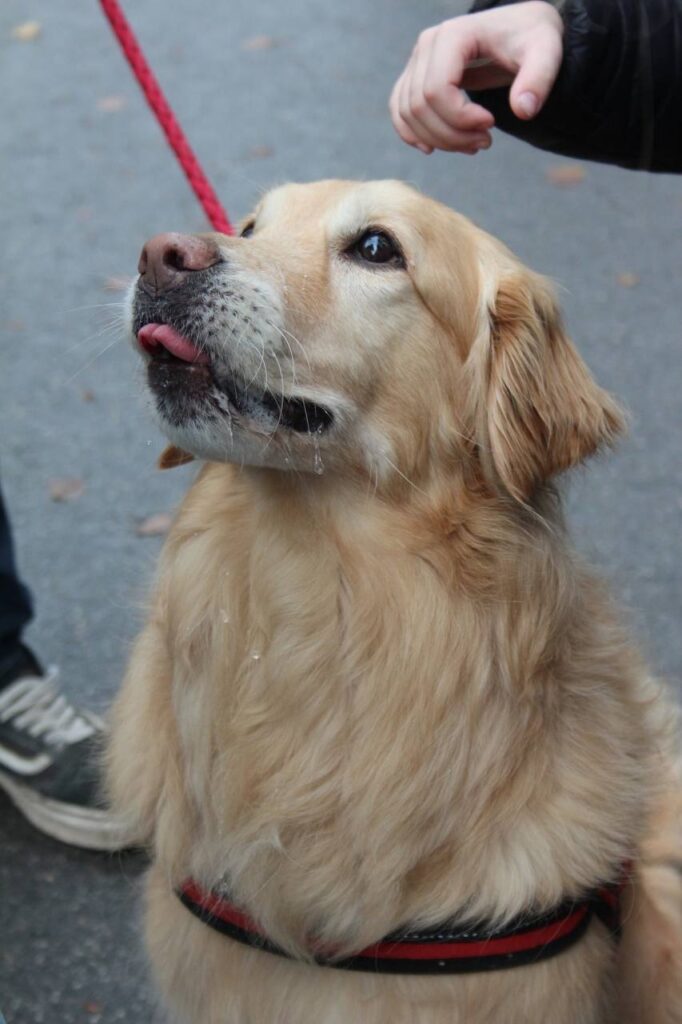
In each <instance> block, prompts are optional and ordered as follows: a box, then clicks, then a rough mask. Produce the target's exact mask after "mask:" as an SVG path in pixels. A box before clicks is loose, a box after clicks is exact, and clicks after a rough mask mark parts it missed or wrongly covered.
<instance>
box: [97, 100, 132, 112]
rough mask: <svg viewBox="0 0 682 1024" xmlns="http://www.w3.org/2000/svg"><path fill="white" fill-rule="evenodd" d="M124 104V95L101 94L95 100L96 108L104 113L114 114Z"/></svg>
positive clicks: (121, 108)
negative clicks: (100, 96) (99, 97)
mask: <svg viewBox="0 0 682 1024" xmlns="http://www.w3.org/2000/svg"><path fill="white" fill-rule="evenodd" d="M125 105H126V98H125V96H102V98H101V99H99V100H97V109H98V110H101V111H102V112H103V113H104V114H116V113H117V112H118V111H119V110H123V108H124V107H125Z"/></svg>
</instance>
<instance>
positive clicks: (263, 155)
mask: <svg viewBox="0 0 682 1024" xmlns="http://www.w3.org/2000/svg"><path fill="white" fill-rule="evenodd" d="M274 153H275V151H274V149H273V148H272V146H251V148H250V149H247V151H246V155H247V157H248V158H249V159H250V160H267V158H268V157H270V156H274Z"/></svg>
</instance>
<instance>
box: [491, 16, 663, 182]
mask: <svg viewBox="0 0 682 1024" xmlns="http://www.w3.org/2000/svg"><path fill="white" fill-rule="evenodd" d="M510 2H514V0H477V2H476V3H474V5H473V7H472V8H471V10H472V12H474V11H482V10H488V9H490V8H492V7H502V6H504V5H505V4H507V3H510ZM516 2H520V0H516ZM559 10H560V13H561V16H562V18H563V19H564V26H565V28H564V57H563V61H562V65H561V70H560V71H559V76H558V78H557V81H556V83H555V85H554V88H553V89H552V92H551V94H550V97H549V99H548V101H547V103H546V104H545V106H544V107H543V109H542V111H541V112H540V113H539V114H538V116H537V117H535V118H534V119H533V120H532V121H521V120H519V119H518V118H516V117H515V116H514V114H513V113H512V112H511V110H510V107H509V98H508V93H509V90H508V89H487V90H483V91H480V92H475V93H472V94H471V95H472V99H474V100H475V101H476V102H477V103H480V104H481V105H482V106H484V107H486V109H488V110H490V111H491V113H492V114H493V115H494V116H495V121H496V124H497V126H498V127H499V128H501V129H502V130H503V131H506V132H509V134H511V135H515V136H517V137H518V138H520V139H524V140H525V141H526V142H530V143H532V145H534V146H539V147H540V148H541V149H548V150H551V151H552V152H555V153H561V154H564V155H566V156H572V157H579V158H581V159H585V160H597V161H600V162H602V163H611V164H619V165H620V166H621V167H629V168H634V169H639V170H648V171H668V172H682V0H565V2H564V3H563V4H561V5H559Z"/></svg>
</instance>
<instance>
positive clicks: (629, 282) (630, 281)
mask: <svg viewBox="0 0 682 1024" xmlns="http://www.w3.org/2000/svg"><path fill="white" fill-rule="evenodd" d="M616 281H617V282H618V284H619V285H620V286H621V288H635V287H636V286H637V285H638V284H639V276H638V275H637V274H633V273H632V272H631V271H629V270H625V271H623V273H622V274H617V275H616Z"/></svg>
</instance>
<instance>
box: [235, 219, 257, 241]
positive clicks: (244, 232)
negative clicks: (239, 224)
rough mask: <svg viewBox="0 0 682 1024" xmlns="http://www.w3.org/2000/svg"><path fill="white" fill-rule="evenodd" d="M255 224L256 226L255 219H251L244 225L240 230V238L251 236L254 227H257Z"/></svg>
mask: <svg viewBox="0 0 682 1024" xmlns="http://www.w3.org/2000/svg"><path fill="white" fill-rule="evenodd" d="M255 226H256V222H255V220H250V221H249V223H248V224H245V225H244V227H243V228H242V229H241V231H240V232H239V237H240V238H250V237H251V235H252V234H253V229H254V228H255Z"/></svg>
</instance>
